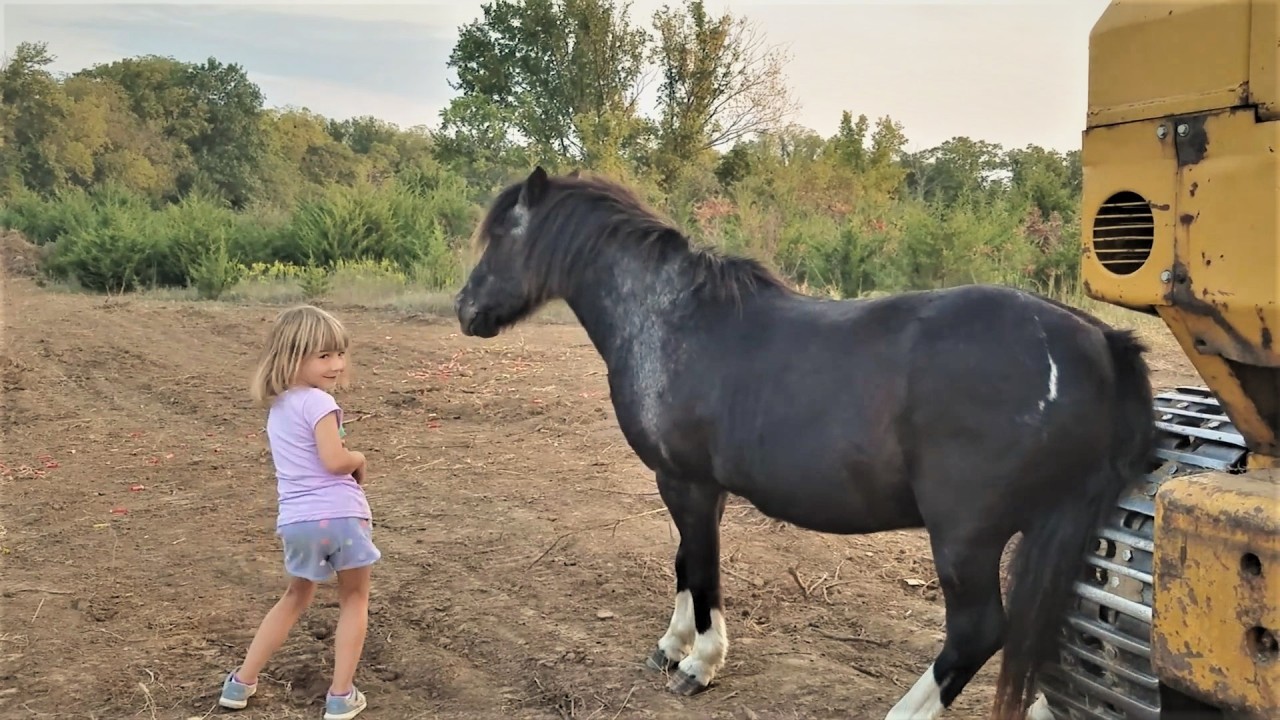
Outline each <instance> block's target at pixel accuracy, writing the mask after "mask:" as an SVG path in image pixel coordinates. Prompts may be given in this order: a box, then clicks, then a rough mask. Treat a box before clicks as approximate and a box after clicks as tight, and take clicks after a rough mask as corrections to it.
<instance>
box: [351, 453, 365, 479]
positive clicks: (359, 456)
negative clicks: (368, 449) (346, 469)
mask: <svg viewBox="0 0 1280 720" xmlns="http://www.w3.org/2000/svg"><path fill="white" fill-rule="evenodd" d="M351 455H352V456H353V457H355V459H356V462H357V463H358V464H357V465H356V469H355V470H352V471H351V477H353V478H355V480H356V484H357V485H364V481H365V477H367V474H366V468H368V465H369V461H368V460H366V459H365V457H364V453H362V452H360V451H359V450H353V451H351Z"/></svg>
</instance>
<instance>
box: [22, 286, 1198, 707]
mask: <svg viewBox="0 0 1280 720" xmlns="http://www.w3.org/2000/svg"><path fill="white" fill-rule="evenodd" d="M3 291H4V305H3V311H4V314H3V354H2V355H0V379H2V382H3V392H4V398H3V412H4V417H3V426H2V427H3V449H2V450H0V462H2V463H3V466H0V474H2V475H3V477H2V478H0V483H2V484H0V488H2V490H3V491H2V493H0V573H2V574H3V578H4V580H3V585H2V586H0V602H2V603H3V607H2V611H0V612H2V613H3V614H2V626H0V716H2V717H4V718H28V717H30V718H53V717H56V718H111V719H116V718H121V719H123V718H177V719H179V720H185V719H186V718H191V717H207V716H220V715H227V714H232V713H229V712H228V711H224V710H221V709H220V708H217V707H216V699H217V693H218V692H219V689H220V683H221V681H222V678H223V675H224V673H226V672H227V671H228V670H229V669H230V668H232V667H234V666H235V664H236V663H237V662H238V661H239V659H240V658H241V656H242V653H243V651H244V648H245V647H246V645H247V643H248V642H249V639H250V638H251V636H252V633H253V631H254V629H255V626H256V623H257V622H258V621H259V619H260V618H261V616H262V614H263V613H264V612H265V611H266V610H267V609H268V608H269V607H270V606H271V604H272V603H273V602H274V601H275V599H276V598H277V597H278V594H279V592H280V591H281V589H282V588H283V586H284V584H285V582H286V581H285V576H284V574H283V570H282V565H281V558H280V554H279V552H278V544H277V540H276V538H275V536H274V535H273V527H274V517H275V515H274V513H275V506H274V502H275V490H274V483H273V480H272V475H271V465H270V461H269V458H268V455H267V449H266V446H265V444H264V437H263V434H262V425H263V415H262V413H261V412H259V411H257V410H255V409H253V408H252V407H251V405H250V403H249V401H248V399H247V396H246V392H245V390H244V385H245V378H246V377H247V373H248V370H249V368H250V365H251V363H252V361H253V358H254V354H255V353H256V350H257V347H258V343H259V341H260V338H261V337H262V336H263V333H264V332H265V330H266V328H267V324H268V322H269V321H270V319H271V318H272V316H273V315H274V313H275V312H276V311H277V310H278V308H275V307H268V306H261V307H246V306H231V305H223V304H217V303H186V302H160V301H154V300H146V299H140V298H125V299H110V300H107V299H104V298H102V297H92V296H85V295H77V294H71V293H66V292H55V291H51V290H46V289H42V288H39V287H37V286H36V285H35V284H34V283H33V282H32V281H31V280H30V279H29V278H15V277H9V278H8V279H7V281H6V285H5V287H4V288H3ZM337 310H338V311H339V312H340V313H341V315H342V317H343V318H344V319H345V320H346V321H347V322H348V323H349V325H350V327H351V328H352V330H353V331H354V333H355V336H356V338H357V342H358V348H357V351H356V353H355V355H354V356H353V360H354V361H355V363H356V364H355V368H354V383H353V386H352V388H351V389H350V390H349V391H346V392H344V393H341V394H340V396H339V401H340V402H341V403H342V404H343V406H344V409H345V411H346V413H347V417H348V419H349V421H350V423H349V425H348V433H349V435H348V442H349V443H350V445H351V446H352V447H353V448H356V449H360V450H362V451H364V452H365V453H366V454H368V456H369V458H370V474H371V477H370V484H369V487H368V493H369V498H370V502H371V504H372V506H373V508H374V513H375V525H376V531H375V535H374V538H375V541H376V542H377V543H378V545H379V546H380V547H381V549H382V551H383V553H384V558H383V560H382V562H381V564H380V565H379V566H377V568H376V570H375V573H374V591H373V600H372V607H371V611H370V612H371V617H370V625H369V633H368V639H367V642H366V646H365V654H364V660H363V663H362V666H361V669H360V671H359V673H358V675H357V683H358V684H359V685H360V686H361V688H362V689H363V690H365V691H366V693H367V694H368V696H369V702H370V706H369V709H368V710H367V711H366V713H365V714H364V715H363V716H362V717H367V718H369V719H370V720H378V719H389V718H397V719H399V718H405V719H408V718H435V717H444V718H461V717H467V718H479V717H530V718H535V717H536V718H556V717H574V718H602V719H604V720H608V719H610V718H619V717H663V718H683V717H715V718H790V717H806V718H813V717H842V718H850V717H853V718H858V717H865V718H882V717H883V716H884V713H885V711H886V710H887V709H888V708H889V707H890V706H891V705H892V704H893V703H894V702H896V701H897V699H898V698H899V697H900V696H901V695H902V694H903V693H904V692H905V691H906V690H907V689H908V688H909V687H910V686H911V684H912V683H914V682H915V680H916V679H917V677H919V675H920V673H921V672H922V671H923V670H924V668H925V667H927V666H928V664H929V663H930V662H931V661H932V659H933V657H934V655H935V653H936V652H937V650H938V649H939V647H940V643H941V639H942V634H941V629H942V621H943V608H942V604H941V601H940V599H939V597H938V594H937V591H936V585H935V582H934V575H933V564H932V561H931V559H930V557H929V554H928V550H927V546H926V542H925V538H924V536H923V535H921V534H920V533H913V532H890V533H883V534H880V535H875V536H869V537H845V538H842V537H836V536H825V535H820V534H817V533H812V532H807V531H803V530H799V529H796V528H793V527H789V526H784V525H780V524H778V523H774V522H771V521H769V520H767V519H765V518H763V517H762V516H761V515H760V514H758V513H757V512H755V511H754V510H752V509H750V508H747V507H744V506H743V503H742V501H740V500H733V501H731V504H730V506H731V510H730V511H729V512H728V513H727V516H726V518H725V522H724V526H723V538H724V539H723V557H724V560H723V568H724V585H725V596H726V604H727V613H728V615H727V617H728V621H729V626H728V630H729V637H730V649H729V657H728V663H727V665H726V666H725V668H724V669H723V671H722V674H721V676H720V677H719V679H718V682H717V684H716V685H715V686H714V687H713V688H712V689H711V691H709V692H707V693H703V694H702V695H699V696H697V697H694V698H679V697H676V696H673V695H671V694H669V693H668V692H667V691H666V690H665V687H664V685H665V682H664V679H663V678H662V676H661V675H660V674H658V673H656V672H653V671H649V670H646V669H645V668H644V665H643V661H644V658H645V657H646V656H647V655H648V653H649V652H650V651H651V649H652V648H653V647H654V644H655V643H656V641H657V639H658V637H659V636H660V635H661V634H662V633H663V631H664V630H665V628H666V624H667V620H668V618H669V615H670V612H671V603H672V584H673V579H672V577H673V576H672V570H671V562H672V557H673V553H674V551H675V547H676V533H675V530H674V527H673V526H672V524H671V523H670V522H669V520H668V518H667V516H666V514H665V511H664V510H663V509H662V504H661V502H660V501H659V499H658V497H657V495H656V492H655V489H654V485H653V479H652V476H651V475H650V474H649V473H648V472H646V471H645V469H644V468H643V466H642V465H641V464H640V463H639V461H638V460H636V459H635V458H634V457H633V455H632V454H631V452H630V450H629V449H628V448H627V446H626V444H625V443H624V441H623V439H622V436H621V434H620V432H619V431H618V429H617V426H616V424H615V422H614V420H613V415H612V411H611V407H610V405H609V402H608V396H607V390H606V379H605V376H604V374H603V364H602V363H601V361H600V360H599V357H598V356H597V355H596V353H595V351H594V349H593V348H592V347H591V346H590V345H589V344H588V341H587V339H586V336H585V334H584V333H583V332H582V331H581V330H580V329H579V328H578V327H577V326H576V325H563V324H562V325H556V324H546V323H530V324H527V325H524V326H522V327H520V328H518V329H516V330H514V331H511V332H509V333H507V334H505V335H503V336H501V337H500V338H499V339H496V340H494V341H488V342H483V341H477V340H471V339H468V338H464V337H461V336H460V335H459V333H458V331H457V326H456V324H455V323H454V322H453V321H452V320H451V319H445V318H432V317H424V316H415V315H412V314H408V313H392V312H391V311H381V310H366V309H359V308H338V309H337ZM1155 366H1156V368H1157V371H1158V378H1157V380H1158V384H1159V385H1160V386H1162V387H1167V386H1169V385H1172V384H1174V383H1186V382H1191V383H1194V382H1196V379H1195V377H1194V376H1193V375H1192V373H1191V371H1190V369H1189V367H1188V366H1187V365H1186V363H1185V361H1182V360H1181V357H1180V355H1178V354H1177V352H1176V350H1175V349H1174V348H1173V346H1172V345H1171V344H1170V343H1169V342H1168V341H1167V340H1166V341H1164V344H1163V346H1162V348H1161V350H1160V354H1159V356H1158V357H1157V358H1156V360H1155ZM336 615H337V607H336V602H335V601H334V595H333V591H332V587H326V588H323V589H322V592H321V593H320V594H319V595H318V596H317V600H316V604H315V605H314V606H313V609H312V611H311V613H309V615H308V616H306V617H304V619H303V620H302V621H301V622H300V623H299V626H298V627H297V628H296V629H295V631H294V633H293V635H292V636H291V637H290V639H289V641H288V642H287V643H286V645H285V646H284V647H283V648H282V649H281V651H280V652H279V653H278V654H277V656H276V657H275V659H274V660H273V661H272V663H271V664H270V665H269V666H268V668H267V671H266V672H265V673H264V674H263V676H262V677H263V679H264V682H262V683H261V687H260V690H259V693H258V695H257V696H256V697H255V698H254V699H253V700H252V701H251V704H250V708H249V709H247V710H244V711H240V712H239V713H235V714H233V715H234V716H239V717H243V718H252V719H255V720H257V719H263V718H309V717H313V718H319V717H320V716H321V714H322V710H321V707H322V696H323V693H324V690H325V688H326V685H327V682H328V676H329V669H330V667H331V663H332V628H333V626H334V622H335V620H336ZM995 669H996V663H995V661H994V660H993V662H991V663H988V667H987V668H986V669H984V671H983V672H982V673H981V674H980V675H979V677H978V678H977V679H976V680H975V681H974V683H973V684H972V685H971V686H970V688H969V690H968V691H966V693H965V694H964V695H963V696H962V698H961V700H960V702H959V705H958V707H957V708H956V709H955V711H954V712H953V713H952V714H951V715H950V716H951V717H959V718H968V717H981V716H983V715H984V711H985V708H986V707H987V705H988V703H989V700H990V688H991V680H992V678H993V676H994V671H995Z"/></svg>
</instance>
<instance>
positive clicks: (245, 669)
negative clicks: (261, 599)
mask: <svg viewBox="0 0 1280 720" xmlns="http://www.w3.org/2000/svg"><path fill="white" fill-rule="evenodd" d="M315 594H316V584H315V583H313V582H311V581H310V580H304V579H302V578H292V579H291V580H290V581H289V587H287V588H285V591H284V595H283V596H282V597H281V598H280V599H279V600H277V601H276V604H275V605H274V606H273V607H272V608H271V610H270V611H268V612H267V615H266V617H264V618H262V623H261V624H260V625H258V632H257V633H256V634H255V635H254V636H253V642H252V643H250V645H249V650H248V652H247V653H246V654H245V658H244V662H243V663H242V664H241V665H240V667H239V669H237V670H236V679H238V680H239V681H240V682H242V683H244V684H246V685H253V684H254V683H256V682H258V673H259V672H261V671H262V668H264V667H266V664H267V661H268V660H270V659H271V655H272V654H273V653H275V651H276V650H278V649H279V648H280V646H281V645H283V644H284V641H285V638H287V637H288V636H289V631H290V630H292V629H293V626H294V624H295V623H297V622H298V618H300V617H302V613H303V612H305V611H306V609H307V606H309V605H310V604H311V599H312V598H313V597H315Z"/></svg>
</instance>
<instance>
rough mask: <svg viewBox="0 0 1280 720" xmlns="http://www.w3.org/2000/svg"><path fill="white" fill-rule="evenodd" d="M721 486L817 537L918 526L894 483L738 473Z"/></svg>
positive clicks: (906, 493) (907, 498)
mask: <svg viewBox="0 0 1280 720" xmlns="http://www.w3.org/2000/svg"><path fill="white" fill-rule="evenodd" d="M725 485H726V487H727V488H728V489H729V490H730V491H731V492H733V493H734V494H736V495H738V496H740V497H742V498H744V499H745V500H747V501H748V502H750V503H751V504H752V505H754V506H755V507H756V508H757V509H758V510H759V511H760V512H761V513H763V514H765V515H767V516H769V517H771V518H774V519H777V520H782V521H784V522H787V523H790V524H792V525H795V526H797V527H802V528H806V529H809V530H817V531H819V532H828V533H837V534H842V535H853V534H862V533H870V532H879V531H881V530H893V529H897V528H903V527H916V526H919V525H920V523H921V518H920V513H919V511H918V510H917V509H916V506H915V502H914V500H913V499H912V497H911V493H910V490H909V489H908V488H907V486H906V483H905V482H900V481H898V480H897V479H896V478H883V477H877V476H873V475H863V476H860V477H857V476H850V475H848V474H845V473H836V472H829V473H822V472H805V471H793V472H790V473H769V474H742V475H739V476H738V479H737V480H736V481H730V482H728V483H725Z"/></svg>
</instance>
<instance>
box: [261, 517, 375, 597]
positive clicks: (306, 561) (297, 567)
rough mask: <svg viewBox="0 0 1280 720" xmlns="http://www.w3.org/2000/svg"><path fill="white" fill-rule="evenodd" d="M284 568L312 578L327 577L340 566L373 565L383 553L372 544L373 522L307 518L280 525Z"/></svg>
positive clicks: (305, 577) (351, 518)
mask: <svg viewBox="0 0 1280 720" xmlns="http://www.w3.org/2000/svg"><path fill="white" fill-rule="evenodd" d="M276 532H277V533H278V534H279V535H280V539H281V540H283V541H284V569H285V571H286V572H288V573H289V574H290V575H292V576H294V577H300V578H304V579H306V580H311V581H313V582H321V581H324V580H328V579H329V578H331V577H333V576H334V573H336V572H338V571H341V570H350V569H352V568H358V567H364V566H366V565H372V564H374V563H375V562H377V561H378V559H379V558H381V557H382V553H381V552H380V551H379V550H378V548H377V546H375V545H374V544H373V524H372V523H370V522H369V521H368V520H366V519H364V518H354V517H346V518H333V519H330V520H308V521H305V522H296V523H289V524H288V525H281V526H280V528H279V529H278V530H277V531H276Z"/></svg>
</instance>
